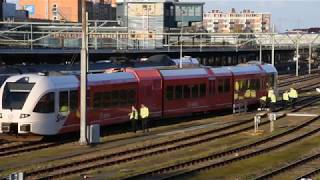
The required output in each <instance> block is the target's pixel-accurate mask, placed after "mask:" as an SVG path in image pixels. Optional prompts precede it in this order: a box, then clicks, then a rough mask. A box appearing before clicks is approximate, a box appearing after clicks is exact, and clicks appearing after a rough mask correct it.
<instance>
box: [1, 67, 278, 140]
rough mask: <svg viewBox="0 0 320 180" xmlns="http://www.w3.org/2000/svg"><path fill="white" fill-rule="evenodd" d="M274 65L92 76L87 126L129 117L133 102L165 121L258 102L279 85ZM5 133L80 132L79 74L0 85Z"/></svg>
mask: <svg viewBox="0 0 320 180" xmlns="http://www.w3.org/2000/svg"><path fill="white" fill-rule="evenodd" d="M276 80H277V70H276V69H275V68H274V67H273V66H272V65H270V64H264V65H244V66H232V67H221V68H210V67H204V68H192V69H169V70H168V69H167V70H160V69H155V68H147V69H131V68H128V69H126V70H125V72H116V73H110V74H107V73H99V74H89V75H88V93H87V94H88V97H87V100H88V101H87V102H88V108H87V109H88V114H87V115H88V118H87V120H88V124H100V125H103V126H104V125H110V124H116V123H122V122H125V121H129V119H128V113H129V112H130V111H131V106H132V105H134V106H136V107H140V105H141V104H145V105H146V106H148V107H149V111H150V116H151V117H152V118H156V119H161V120H165V118H166V117H176V116H182V115H187V114H192V113H198V112H207V111H212V110H217V109H225V108H232V107H233V105H234V104H238V103H243V102H246V103H247V104H254V103H257V102H258V101H259V98H260V97H261V96H263V95H265V94H267V88H268V87H267V86H274V88H276V87H275V86H276ZM0 100H1V104H0V126H1V127H0V133H4V134H6V133H14V134H37V135H56V134H60V133H67V132H73V131H79V128H80V125H79V122H80V120H79V119H80V118H79V103H78V102H79V78H78V77H77V76H75V75H60V76H58V75H40V74H22V75H16V76H12V77H10V78H8V79H7V80H6V81H5V83H4V84H3V85H2V87H1V89H0Z"/></svg>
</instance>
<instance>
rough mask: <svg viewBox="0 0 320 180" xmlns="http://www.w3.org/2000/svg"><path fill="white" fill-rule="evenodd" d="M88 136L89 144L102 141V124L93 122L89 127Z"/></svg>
mask: <svg viewBox="0 0 320 180" xmlns="http://www.w3.org/2000/svg"><path fill="white" fill-rule="evenodd" d="M87 137H88V141H89V144H98V143H100V125H99V124H92V125H89V126H88V127H87Z"/></svg>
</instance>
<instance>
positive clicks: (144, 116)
mask: <svg viewBox="0 0 320 180" xmlns="http://www.w3.org/2000/svg"><path fill="white" fill-rule="evenodd" d="M140 118H141V124H142V130H143V132H144V133H145V132H149V127H148V123H149V122H148V121H149V109H148V107H147V106H145V105H144V104H141V108H140Z"/></svg>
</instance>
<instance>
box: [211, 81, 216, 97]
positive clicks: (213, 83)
mask: <svg viewBox="0 0 320 180" xmlns="http://www.w3.org/2000/svg"><path fill="white" fill-rule="evenodd" d="M215 91H216V89H215V82H214V81H213V80H210V81H209V93H210V94H211V95H214V94H215Z"/></svg>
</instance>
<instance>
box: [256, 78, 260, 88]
mask: <svg viewBox="0 0 320 180" xmlns="http://www.w3.org/2000/svg"><path fill="white" fill-rule="evenodd" d="M256 90H260V80H259V79H256Z"/></svg>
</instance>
